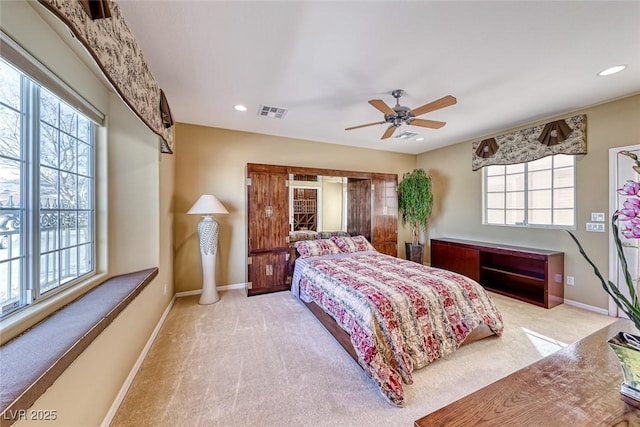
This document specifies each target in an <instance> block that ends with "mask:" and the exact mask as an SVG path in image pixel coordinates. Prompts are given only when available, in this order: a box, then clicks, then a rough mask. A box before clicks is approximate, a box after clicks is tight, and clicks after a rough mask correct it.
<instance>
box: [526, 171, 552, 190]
mask: <svg viewBox="0 0 640 427" xmlns="http://www.w3.org/2000/svg"><path fill="white" fill-rule="evenodd" d="M551 176H552V174H551V170H543V171H538V172H529V190H539V189H542V188H551Z"/></svg>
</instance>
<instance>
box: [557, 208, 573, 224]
mask: <svg viewBox="0 0 640 427" xmlns="http://www.w3.org/2000/svg"><path fill="white" fill-rule="evenodd" d="M573 221H574V214H573V209H554V210H553V224H554V225H573Z"/></svg>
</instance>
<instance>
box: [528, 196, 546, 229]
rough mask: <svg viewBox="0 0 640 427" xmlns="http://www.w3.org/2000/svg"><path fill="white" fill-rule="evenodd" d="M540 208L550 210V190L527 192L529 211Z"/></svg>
mask: <svg viewBox="0 0 640 427" xmlns="http://www.w3.org/2000/svg"><path fill="white" fill-rule="evenodd" d="M540 208H544V209H551V190H535V191H529V209H540ZM549 223H551V222H549Z"/></svg>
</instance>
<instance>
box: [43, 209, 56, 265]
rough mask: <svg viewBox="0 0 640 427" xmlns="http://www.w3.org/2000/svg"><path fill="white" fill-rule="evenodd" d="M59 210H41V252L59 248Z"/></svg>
mask: <svg viewBox="0 0 640 427" xmlns="http://www.w3.org/2000/svg"><path fill="white" fill-rule="evenodd" d="M58 222H59V217H58V213H57V212H48V211H44V213H43V211H42V210H41V211H40V253H41V254H42V253H45V252H49V251H53V250H56V249H58Z"/></svg>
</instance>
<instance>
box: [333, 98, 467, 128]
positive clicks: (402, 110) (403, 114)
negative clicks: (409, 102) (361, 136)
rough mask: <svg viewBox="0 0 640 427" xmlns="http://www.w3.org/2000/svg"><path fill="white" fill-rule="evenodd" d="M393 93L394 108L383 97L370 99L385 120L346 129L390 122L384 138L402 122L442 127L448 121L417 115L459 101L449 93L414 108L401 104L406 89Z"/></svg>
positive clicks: (427, 126) (426, 126) (412, 124)
mask: <svg viewBox="0 0 640 427" xmlns="http://www.w3.org/2000/svg"><path fill="white" fill-rule="evenodd" d="M391 95H393V97H394V98H395V99H396V106H395V107H393V108H391V107H389V106H388V105H387V104H386V103H385V102H384V101H383V100H382V99H372V100H371V101H369V104H371V105H373V106H374V107H375V108H377V109H378V110H379V111H381V112H382V113H384V120H383V121H381V122H374V123H367V124H365V125H359V126H352V127H349V128H346V129H345V130H352V129H359V128H363V127H367V126H373V125H381V124H384V123H389V127H388V128H387V130H386V131H385V132H384V133H383V134H382V138H380V139H387V138H389V137H390V136H391V135H393V132H394V131H395V130H396V128H398V127H400V125H402V124H407V125H411V126H421V127H425V128H431V129H440V128H441V127H442V126H444V125H445V124H446V122H440V121H437V120H426V119H418V118H416V117H417V116H420V115H422V114H425V113H428V112H431V111H435V110H439V109H440V108H444V107H449V106H451V105H454V104H455V103H456V102H458V101H457V100H456V98H455V97H453V96H451V95H447V96H443V97H442V98H440V99H437V100H435V101H433V102H429V103H428V104H424V105H423V106H421V107H418V108H414V109H413V110H412V109H410V108H408V107H405V106H402V105H400V97H401V96H402V95H404V90H402V89H396V90H394V91H393V92H391Z"/></svg>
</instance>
